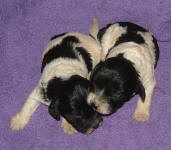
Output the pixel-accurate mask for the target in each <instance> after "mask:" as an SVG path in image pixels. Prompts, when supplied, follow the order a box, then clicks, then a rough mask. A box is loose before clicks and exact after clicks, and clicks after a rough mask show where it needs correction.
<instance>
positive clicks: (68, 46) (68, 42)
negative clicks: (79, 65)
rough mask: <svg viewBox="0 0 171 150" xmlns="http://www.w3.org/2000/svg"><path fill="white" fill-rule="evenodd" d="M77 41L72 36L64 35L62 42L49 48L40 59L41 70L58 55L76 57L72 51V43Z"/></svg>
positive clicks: (77, 41)
mask: <svg viewBox="0 0 171 150" xmlns="http://www.w3.org/2000/svg"><path fill="white" fill-rule="evenodd" d="M74 43H79V40H78V39H77V38H76V37H74V36H67V37H65V38H64V39H63V40H62V42H61V43H60V44H58V45H56V46H54V47H53V48H51V49H50V50H49V51H48V52H47V53H46V54H45V55H44V58H43V61H42V67H41V72H43V69H44V67H45V66H46V65H47V64H48V63H50V62H51V61H53V60H54V59H57V58H59V57H64V58H72V59H78V58H77V56H76V54H75V53H74V48H73V44H74Z"/></svg>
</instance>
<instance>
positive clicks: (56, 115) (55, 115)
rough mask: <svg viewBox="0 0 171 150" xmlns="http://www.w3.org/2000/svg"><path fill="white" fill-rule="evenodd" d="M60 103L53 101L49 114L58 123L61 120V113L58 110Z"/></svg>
mask: <svg viewBox="0 0 171 150" xmlns="http://www.w3.org/2000/svg"><path fill="white" fill-rule="evenodd" d="M58 105H59V101H58V100H56V101H52V102H51V104H50V105H49V107H48V111H49V114H50V115H51V116H52V117H53V118H54V119H56V120H57V121H59V120H60V112H59V109H58Z"/></svg>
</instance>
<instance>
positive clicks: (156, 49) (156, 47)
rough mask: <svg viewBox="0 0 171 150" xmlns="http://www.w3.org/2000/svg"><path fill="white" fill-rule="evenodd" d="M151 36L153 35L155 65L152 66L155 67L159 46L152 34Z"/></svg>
mask: <svg viewBox="0 0 171 150" xmlns="http://www.w3.org/2000/svg"><path fill="white" fill-rule="evenodd" d="M152 37H153V43H154V47H155V65H154V67H155V68H156V67H157V62H158V60H159V55H160V50H159V46H158V44H157V39H156V38H155V37H154V36H152Z"/></svg>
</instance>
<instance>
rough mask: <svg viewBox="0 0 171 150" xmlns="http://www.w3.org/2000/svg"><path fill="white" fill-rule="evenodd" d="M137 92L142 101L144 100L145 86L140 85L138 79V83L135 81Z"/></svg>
mask: <svg viewBox="0 0 171 150" xmlns="http://www.w3.org/2000/svg"><path fill="white" fill-rule="evenodd" d="M137 94H139V95H140V97H141V99H142V101H143V102H144V100H145V88H144V86H143V85H142V83H141V81H140V80H138V83H137Z"/></svg>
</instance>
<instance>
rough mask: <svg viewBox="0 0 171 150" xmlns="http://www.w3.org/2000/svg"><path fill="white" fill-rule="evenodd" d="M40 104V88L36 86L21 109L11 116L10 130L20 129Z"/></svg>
mask: <svg viewBox="0 0 171 150" xmlns="http://www.w3.org/2000/svg"><path fill="white" fill-rule="evenodd" d="M39 105H40V88H39V86H37V87H36V88H35V89H34V90H33V91H32V92H31V94H30V95H29V97H28V98H27V100H26V102H25V103H24V105H23V107H22V108H21V110H20V111H19V112H18V113H17V114H16V115H15V116H13V117H12V118H11V120H10V127H11V129H12V130H16V131H17V130H22V129H23V128H24V127H25V126H26V125H27V124H28V122H29V119H30V117H31V116H32V115H33V113H34V112H35V110H36V109H37V108H38V107H39Z"/></svg>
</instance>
